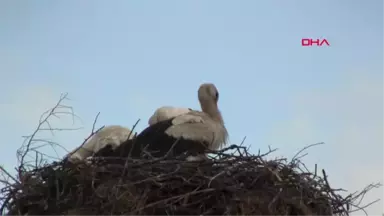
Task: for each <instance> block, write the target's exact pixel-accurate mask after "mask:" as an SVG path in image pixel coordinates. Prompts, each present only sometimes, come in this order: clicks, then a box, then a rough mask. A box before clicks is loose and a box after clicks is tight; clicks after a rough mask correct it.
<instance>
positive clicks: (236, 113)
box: [0, 0, 383, 214]
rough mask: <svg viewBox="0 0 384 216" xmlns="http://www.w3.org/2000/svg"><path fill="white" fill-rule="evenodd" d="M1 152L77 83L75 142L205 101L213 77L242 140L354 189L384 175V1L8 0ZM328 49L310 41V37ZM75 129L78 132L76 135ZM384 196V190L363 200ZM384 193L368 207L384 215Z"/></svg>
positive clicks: (7, 157)
mask: <svg viewBox="0 0 384 216" xmlns="http://www.w3.org/2000/svg"><path fill="white" fill-rule="evenodd" d="M0 29H1V31H0V73H1V79H0V84H1V85H0V86H1V87H0V88H1V92H0V102H1V103H0V119H3V120H2V121H1V124H2V130H3V142H2V143H1V144H0V145H1V148H2V149H3V150H2V151H1V153H0V154H1V161H0V163H2V164H4V166H6V167H7V168H8V169H12V167H14V166H15V164H16V160H15V157H14V155H15V150H16V149H17V148H18V147H19V145H20V144H21V141H22V139H21V138H20V136H22V135H26V134H28V133H30V132H31V131H32V130H33V128H34V126H35V125H36V124H37V120H38V117H39V115H40V114H41V112H42V111H44V110H45V109H48V108H50V107H52V105H53V104H54V103H55V102H56V101H57V99H58V97H59V96H60V93H61V92H68V93H69V97H70V98H71V99H72V101H70V102H69V105H71V106H73V107H74V109H75V112H76V114H78V115H79V116H80V117H81V118H82V120H83V122H82V126H84V127H85V129H84V130H81V131H80V132H71V133H72V135H71V133H69V132H63V133H67V136H62V137H60V138H57V137H56V138H55V139H56V140H57V141H58V142H60V143H61V144H62V145H64V146H66V147H67V148H68V149H71V148H74V147H76V146H77V145H79V144H80V143H81V142H82V139H83V138H84V137H85V136H86V135H87V133H88V132H89V130H90V128H91V125H92V121H93V118H94V117H95V115H96V114H97V113H98V112H99V111H100V112H101V116H100V118H99V126H100V125H103V124H107V125H109V124H120V125H124V126H127V127H131V126H132V125H133V124H134V123H135V122H136V120H137V119H138V118H141V119H142V121H141V123H140V124H139V127H138V129H139V131H140V130H141V129H143V128H144V127H145V126H146V122H147V120H148V118H149V116H150V115H151V114H152V113H153V111H154V110H155V109H156V108H158V107H159V106H163V105H172V106H183V107H192V108H199V105H198V101H197V98H196V94H197V93H196V91H197V88H198V86H199V85H200V84H201V83H202V82H213V83H215V84H216V86H217V87H218V89H219V91H220V95H221V98H220V102H219V105H220V109H221V111H222V113H223V115H224V118H225V122H226V125H227V127H228V130H229V132H230V138H231V141H232V143H239V142H241V140H242V139H243V137H244V136H247V140H246V144H248V145H251V147H252V150H253V151H254V152H257V150H258V149H259V148H260V149H261V150H262V151H265V150H267V146H268V145H271V146H272V147H277V148H279V149H280V150H279V151H278V153H277V154H276V156H286V157H290V156H292V155H293V154H295V153H296V152H297V151H298V150H299V149H300V148H301V147H303V146H305V145H307V144H310V143H316V142H326V145H324V146H318V147H316V148H313V149H311V150H309V155H308V156H307V157H306V159H305V160H306V162H307V163H309V164H314V163H318V164H319V166H321V167H323V168H325V169H326V170H328V174H329V175H330V177H329V178H330V180H331V181H333V182H334V184H336V187H344V188H346V189H348V190H351V192H353V191H355V190H359V189H361V188H362V187H364V186H365V185H366V184H368V183H371V182H375V181H376V182H377V181H380V182H383V121H382V120H383V93H382V91H383V75H382V72H383V2H382V1H380V0H369V1H361V0H360V1H357V0H337V1H335V0H322V1H315V0H312V1H304V0H302V1H298V0H297V1H295V0H291V1H286V0H268V1H267V0H264V1H261V0H260V1H245V0H243V1H236V2H235V1H225V0H220V1H218V0H212V1H201V0H197V1H168V0H163V1H144V0H141V1H122V0H119V1H117V0H116V1H98V0H94V1H90V0H84V1H74V0H67V1H48V0H41V1H18V0H3V1H0ZM308 37H309V38H326V39H327V40H328V41H329V43H330V44H331V46H330V47H302V46H301V38H308ZM68 133H69V134H68ZM376 198H382V188H381V189H379V190H377V191H376V192H372V194H371V195H370V196H367V198H366V199H367V202H369V201H372V200H374V199H376ZM381 206H383V203H382V202H381V203H379V204H377V205H375V206H372V207H371V208H370V209H368V210H369V213H371V214H380V213H381V212H382V211H383V210H382V207H381Z"/></svg>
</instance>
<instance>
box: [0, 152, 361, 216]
mask: <svg viewBox="0 0 384 216" xmlns="http://www.w3.org/2000/svg"><path fill="white" fill-rule="evenodd" d="M231 149H232V150H231ZM233 150H234V151H233ZM265 158H266V155H251V154H249V153H248V152H247V150H246V149H245V148H243V147H239V146H231V147H229V148H227V149H224V150H222V151H220V152H213V153H212V156H211V157H210V160H206V161H203V162H187V161H186V160H185V156H184V157H179V158H160V159H140V160H137V159H136V160H134V159H130V158H113V159H111V158H93V159H91V160H87V161H86V162H83V163H79V164H70V163H67V162H59V163H57V162H56V163H53V164H50V165H48V166H44V167H40V168H37V169H34V170H32V171H29V172H28V173H26V174H24V175H23V176H24V177H23V180H20V181H19V182H18V183H16V184H13V185H10V186H7V187H5V188H3V189H2V198H3V199H4V200H5V201H4V203H3V206H2V208H3V210H4V211H7V212H8V214H9V215H24V214H29V215H48V214H49V215H59V214H69V215H75V214H76V215H91V214H92V215H95V214H96V215H101V214H103V215H107V214H113V215H348V209H349V205H350V204H351V203H352V202H353V200H354V199H353V198H352V197H351V196H347V197H345V198H344V197H342V196H341V195H338V194H337V193H336V192H337V191H336V190H334V189H332V188H331V187H330V186H329V184H328V181H327V179H326V175H325V172H324V171H323V173H322V174H324V175H322V176H319V175H317V173H311V172H309V171H307V170H303V167H302V165H300V162H299V161H298V160H295V161H289V162H288V161H287V160H286V159H275V160H266V159H265Z"/></svg>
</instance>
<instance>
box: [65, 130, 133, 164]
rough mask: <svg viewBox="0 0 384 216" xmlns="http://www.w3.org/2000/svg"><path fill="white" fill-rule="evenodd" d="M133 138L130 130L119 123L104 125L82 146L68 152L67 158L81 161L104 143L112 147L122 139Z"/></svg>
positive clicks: (117, 144)
mask: <svg viewBox="0 0 384 216" xmlns="http://www.w3.org/2000/svg"><path fill="white" fill-rule="evenodd" d="M130 134H131V136H130V137H129V139H132V138H133V135H134V134H133V132H132V133H131V130H130V129H128V128H125V127H122V126H119V125H111V126H106V127H104V128H103V129H101V130H100V131H99V132H97V133H96V134H94V135H93V136H92V137H91V138H90V139H89V140H88V141H87V142H86V143H85V144H84V145H83V146H81V147H79V148H77V149H75V150H74V151H72V152H71V153H69V154H68V155H69V157H68V160H69V161H71V162H76V161H82V160H84V159H86V158H87V157H89V156H91V155H93V154H94V153H96V152H98V151H99V150H100V149H102V148H104V147H105V146H106V145H108V144H110V145H111V146H112V148H113V149H115V148H116V147H117V146H119V145H120V144H121V143H123V142H124V141H126V140H128V136H129V135H130Z"/></svg>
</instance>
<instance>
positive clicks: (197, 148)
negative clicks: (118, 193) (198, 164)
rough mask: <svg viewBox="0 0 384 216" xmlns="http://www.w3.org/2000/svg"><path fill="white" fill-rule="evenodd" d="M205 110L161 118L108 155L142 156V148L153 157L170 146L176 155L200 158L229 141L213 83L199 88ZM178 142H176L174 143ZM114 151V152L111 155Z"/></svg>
mask: <svg viewBox="0 0 384 216" xmlns="http://www.w3.org/2000/svg"><path fill="white" fill-rule="evenodd" d="M198 99H199V101H200V105H201V109H202V111H195V110H190V111H189V112H186V113H184V114H180V115H177V116H176V117H173V118H170V119H168V120H164V121H159V122H157V123H155V124H153V125H150V126H149V127H147V128H146V129H144V130H143V131H142V132H141V133H140V134H139V135H138V136H137V137H136V138H134V139H132V140H128V141H127V142H126V143H124V144H122V145H120V146H119V147H118V148H117V149H116V150H115V151H113V153H111V152H110V151H109V150H107V149H106V151H105V152H107V153H106V155H103V153H101V154H100V156H128V152H130V153H129V154H130V156H131V157H140V155H141V153H142V151H143V149H144V148H145V150H146V151H147V152H150V153H151V155H152V156H153V157H162V156H164V155H165V154H166V153H167V152H168V151H169V150H170V149H171V148H172V146H174V147H173V148H172V151H171V153H172V154H173V155H180V154H183V153H185V152H190V153H192V155H194V156H198V158H189V160H196V159H198V160H199V159H201V156H203V157H204V156H205V155H204V151H205V150H206V149H207V148H208V149H211V150H217V149H219V148H220V147H222V146H223V145H225V144H226V143H227V138H228V133H227V129H226V128H225V126H224V121H223V118H222V116H221V113H220V111H219V109H218V105H217V102H218V100H219V93H218V91H217V89H216V87H215V85H214V84H211V83H205V84H202V85H201V86H200V88H199V90H198ZM176 141H178V142H177V144H175V145H174V143H175V142H176ZM111 154H112V155H111ZM199 157H200V158H199Z"/></svg>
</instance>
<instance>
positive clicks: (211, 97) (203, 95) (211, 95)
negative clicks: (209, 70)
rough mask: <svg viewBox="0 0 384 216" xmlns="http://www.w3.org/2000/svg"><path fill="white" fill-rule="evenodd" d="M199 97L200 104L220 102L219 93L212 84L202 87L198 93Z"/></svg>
mask: <svg viewBox="0 0 384 216" xmlns="http://www.w3.org/2000/svg"><path fill="white" fill-rule="evenodd" d="M198 97H199V101H200V103H207V102H214V103H217V101H218V100H219V91H218V90H217V88H216V86H215V85H214V84H212V83H203V84H201V85H200V88H199V91H198Z"/></svg>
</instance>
